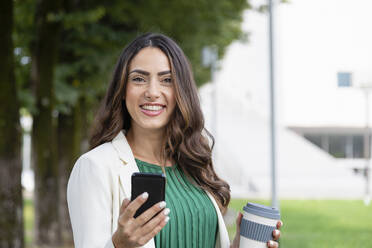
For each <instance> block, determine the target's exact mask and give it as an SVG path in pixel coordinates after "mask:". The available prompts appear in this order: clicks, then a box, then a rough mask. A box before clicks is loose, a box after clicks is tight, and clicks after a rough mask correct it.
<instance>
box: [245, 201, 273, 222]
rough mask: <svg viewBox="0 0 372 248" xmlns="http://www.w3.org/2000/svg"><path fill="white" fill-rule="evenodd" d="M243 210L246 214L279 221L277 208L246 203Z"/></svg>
mask: <svg viewBox="0 0 372 248" xmlns="http://www.w3.org/2000/svg"><path fill="white" fill-rule="evenodd" d="M243 209H244V211H246V212H247V213H250V214H254V215H258V216H261V217H264V218H269V219H273V220H279V219H280V213H279V210H278V209H277V208H273V207H269V206H265V205H261V204H258V203H252V202H248V203H247V205H246V206H244V207H243Z"/></svg>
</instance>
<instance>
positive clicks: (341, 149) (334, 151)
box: [329, 135, 347, 158]
mask: <svg viewBox="0 0 372 248" xmlns="http://www.w3.org/2000/svg"><path fill="white" fill-rule="evenodd" d="M346 139H347V138H346V136H345V135H330V136H329V153H330V154H331V155H333V156H334V157H336V158H346Z"/></svg>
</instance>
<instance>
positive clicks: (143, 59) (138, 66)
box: [129, 47, 170, 73]
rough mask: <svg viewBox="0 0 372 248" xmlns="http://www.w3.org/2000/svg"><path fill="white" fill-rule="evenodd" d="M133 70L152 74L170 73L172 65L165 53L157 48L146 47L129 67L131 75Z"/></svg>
mask: <svg viewBox="0 0 372 248" xmlns="http://www.w3.org/2000/svg"><path fill="white" fill-rule="evenodd" d="M133 70H143V71H147V72H150V73H153V72H156V73H157V72H161V71H170V63H169V59H168V57H167V56H166V55H165V53H164V52H163V51H162V50H160V49H159V48H156V47H146V48H143V49H142V50H140V51H139V52H138V53H137V54H136V56H134V58H133V59H132V61H131V62H130V65H129V73H130V72H131V71H133Z"/></svg>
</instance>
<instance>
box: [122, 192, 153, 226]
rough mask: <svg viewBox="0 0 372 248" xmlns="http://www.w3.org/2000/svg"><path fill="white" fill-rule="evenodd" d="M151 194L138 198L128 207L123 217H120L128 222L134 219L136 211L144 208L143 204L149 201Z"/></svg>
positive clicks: (144, 194)
mask: <svg viewBox="0 0 372 248" xmlns="http://www.w3.org/2000/svg"><path fill="white" fill-rule="evenodd" d="M148 197H149V194H148V193H147V192H145V193H143V194H141V195H139V196H137V198H136V199H134V200H133V201H132V202H131V203H129V205H128V206H127V207H126V209H125V211H124V212H123V214H122V216H120V218H121V219H123V221H125V222H126V221H128V220H130V219H131V218H133V216H134V214H135V213H136V211H137V210H138V209H139V208H140V207H141V206H142V204H143V203H145V202H146V201H147V198H148Z"/></svg>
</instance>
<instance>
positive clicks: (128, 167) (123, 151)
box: [112, 131, 139, 197]
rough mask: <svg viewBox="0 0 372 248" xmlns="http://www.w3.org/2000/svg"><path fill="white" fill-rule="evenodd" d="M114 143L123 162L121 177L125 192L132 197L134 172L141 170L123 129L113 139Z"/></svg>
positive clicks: (120, 171)
mask: <svg viewBox="0 0 372 248" xmlns="http://www.w3.org/2000/svg"><path fill="white" fill-rule="evenodd" d="M112 145H113V146H114V148H115V150H116V151H117V153H118V155H119V158H120V160H121V162H122V166H120V167H119V177H120V183H121V186H122V189H123V191H124V193H125V196H126V197H130V196H131V194H132V193H131V192H132V183H131V177H132V174H133V173H134V172H138V171H139V170H138V167H137V164H136V161H135V160H134V156H133V153H132V150H131V148H130V146H129V144H128V141H127V139H126V138H125V136H124V134H123V132H122V131H120V132H119V134H118V135H116V137H115V138H114V139H113V140H112Z"/></svg>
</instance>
